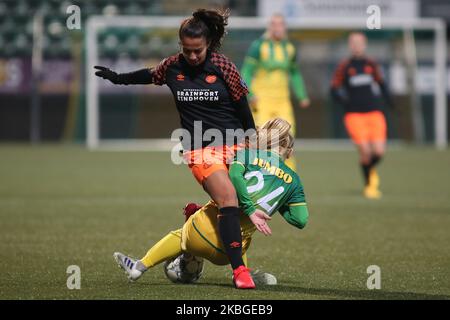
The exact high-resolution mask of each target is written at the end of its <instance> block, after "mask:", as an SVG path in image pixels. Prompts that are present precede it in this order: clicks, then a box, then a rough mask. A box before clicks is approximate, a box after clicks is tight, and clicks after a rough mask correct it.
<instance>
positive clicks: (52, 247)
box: [0, 145, 450, 299]
mask: <svg viewBox="0 0 450 320" xmlns="http://www.w3.org/2000/svg"><path fill="white" fill-rule="evenodd" d="M297 161H298V165H299V174H300V176H301V178H302V180H303V183H304V185H305V190H306V195H307V200H308V203H309V211H310V220H309V224H308V225H307V227H306V228H305V229H304V230H298V229H295V228H294V227H292V226H290V225H289V224H287V223H286V222H285V221H284V220H283V219H282V217H281V216H280V215H275V216H274V218H273V219H272V221H271V222H270V225H271V227H272V231H273V234H272V236H271V237H264V236H263V235H262V234H256V235H255V237H254V239H253V242H252V246H251V248H250V250H249V262H250V267H252V268H255V269H262V270H264V271H268V272H270V273H273V274H275V275H276V276H277V278H278V285H276V286H264V287H259V288H257V290H250V291H240V290H236V289H234V288H233V286H232V284H231V278H230V271H229V268H228V267H218V266H214V265H212V264H211V263H206V264H205V273H204V275H203V277H202V278H201V279H200V280H199V282H198V283H197V284H195V285H177V284H173V283H171V282H169V280H167V279H166V278H165V276H164V273H163V270H162V266H161V265H158V266H156V267H155V268H154V269H152V270H149V271H148V272H147V273H146V274H145V275H144V276H143V277H142V278H141V279H140V280H139V281H138V282H135V283H129V282H128V281H127V279H126V277H125V275H124V273H123V272H122V271H121V270H120V269H118V267H117V265H116V263H115V262H114V260H113V258H112V254H113V252H114V251H121V252H124V253H128V254H130V255H133V256H136V257H141V256H142V255H144V254H145V252H146V251H147V249H148V248H149V247H150V246H151V245H152V244H154V243H155V242H156V241H157V240H159V239H160V238H161V237H162V236H164V235H165V234H166V233H167V232H169V231H170V230H174V229H176V228H179V227H180V226H181V224H182V222H183V221H184V220H183V216H182V214H181V211H182V210H181V209H182V207H183V205H184V204H185V203H186V202H189V201H196V202H205V201H207V199H208V198H207V196H206V194H205V193H204V191H203V190H202V189H201V188H200V186H199V185H197V183H196V182H195V180H194V179H193V177H192V176H191V173H190V172H189V170H188V169H187V168H186V167H185V166H183V165H181V166H175V165H173V164H172V162H171V161H170V154H169V153H166V152H89V151H87V150H86V149H84V148H83V147H78V146H58V145H45V146H41V147H29V146H23V145H0V181H1V182H0V248H1V249H0V299H450V281H449V279H450V151H449V150H447V151H435V150H433V149H429V148H407V149H396V150H391V151H389V152H388V154H387V156H386V158H385V160H384V161H383V163H382V164H381V167H380V170H379V172H380V176H381V188H382V191H383V192H384V196H383V198H382V199H381V200H379V201H370V200H366V199H364V198H362V196H361V183H362V182H361V176H360V170H359V168H358V167H357V162H358V160H357V156H356V153H355V152H351V151H314V152H313V151H303V152H300V153H297ZM69 265H78V266H79V267H80V270H81V289H80V290H69V289H68V288H67V286H66V281H67V278H68V277H69V274H67V273H66V270H67V267H68V266H69ZM370 265H377V266H379V267H380V269H381V289H380V290H368V289H367V286H366V282H367V279H368V277H369V276H370V275H369V274H368V273H367V267H368V266H370Z"/></svg>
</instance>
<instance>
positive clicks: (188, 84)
mask: <svg viewBox="0 0 450 320" xmlns="http://www.w3.org/2000/svg"><path fill="white" fill-rule="evenodd" d="M227 20H228V13H227V12H224V13H222V12H219V11H215V10H205V9H198V10H197V11H195V12H194V13H193V15H192V17H190V18H187V19H185V20H184V21H183V22H182V23H181V26H180V29H179V38H180V45H181V52H180V53H178V54H175V55H173V56H170V57H168V58H166V59H164V60H163V61H162V62H161V63H160V64H159V65H158V66H157V67H155V68H145V69H142V70H138V71H135V72H131V73H122V74H117V73H116V72H114V71H112V70H110V69H108V68H106V67H101V66H95V68H96V69H98V70H99V71H97V72H96V73H95V74H96V75H97V76H99V77H102V78H104V79H108V80H110V81H111V82H112V83H114V84H124V85H128V84H155V85H163V84H167V86H168V87H169V88H170V90H171V91H172V94H173V96H174V98H175V104H176V107H177V109H178V112H179V115H180V120H181V126H182V128H183V129H186V130H187V131H188V132H189V133H190V136H191V139H182V145H183V148H184V150H185V151H184V157H185V158H186V159H187V160H188V164H189V168H190V169H191V171H192V173H193V174H194V176H195V178H196V179H197V181H198V182H199V183H200V184H201V185H202V186H203V188H204V189H205V191H206V192H207V193H208V194H209V195H210V196H211V198H212V199H213V200H214V201H215V202H216V204H217V205H218V206H219V208H220V214H219V216H218V221H219V223H218V227H219V228H218V229H219V233H220V237H221V240H222V242H223V245H224V248H226V253H227V256H228V258H229V260H230V264H231V266H232V268H233V282H234V284H235V286H236V288H239V289H252V288H254V287H255V284H254V282H253V280H252V278H251V276H250V273H249V270H248V269H247V268H246V267H245V265H244V262H243V260H242V237H241V229H240V224H239V214H240V209H239V206H238V199H237V196H236V191H235V189H234V187H233V184H232V183H231V181H230V178H229V176H228V171H227V165H226V164H227V161H228V160H230V159H232V158H233V155H234V151H235V150H236V141H235V139H234V138H231V139H226V140H224V141H222V142H220V143H218V142H217V141H216V142H215V145H213V146H212V145H211V142H209V141H208V142H204V141H203V139H201V140H200V141H202V142H201V145H200V146H198V145H197V144H195V143H194V141H199V140H196V138H197V139H199V137H195V135H194V133H196V132H197V131H198V130H194V121H195V122H196V121H201V125H202V131H201V133H202V136H203V133H204V132H205V131H206V130H208V129H216V130H219V131H220V132H221V133H222V136H223V137H224V138H227V134H228V135H229V134H230V133H229V132H226V130H227V129H234V130H238V129H243V130H247V129H254V128H255V124H254V121H253V117H252V114H251V111H250V108H249V106H248V102H247V98H246V95H247V93H248V90H247V87H246V85H245V84H244V82H243V81H242V79H241V76H240V74H239V72H238V71H237V68H236V66H235V65H234V64H233V63H232V62H231V61H230V60H229V59H228V58H227V57H225V56H224V55H222V54H219V53H218V52H217V50H218V49H219V48H220V45H221V41H222V38H223V36H224V35H225V26H226V25H227ZM216 132H217V131H216ZM186 140H190V141H186ZM199 159H200V161H198V160H199ZM217 160H219V161H217ZM258 219H260V220H263V218H262V217H260V216H258V215H257V214H253V215H252V221H253V222H254V223H257V222H258V221H259V220H258ZM264 221H265V220H264ZM264 221H263V222H264Z"/></svg>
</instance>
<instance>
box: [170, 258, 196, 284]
mask: <svg viewBox="0 0 450 320" xmlns="http://www.w3.org/2000/svg"><path fill="white" fill-rule="evenodd" d="M203 262H204V261H203V258H200V257H196V256H193V255H191V254H189V253H183V254H181V255H179V256H178V257H175V258H172V259H169V260H167V261H166V262H165V263H164V273H165V274H166V277H167V278H168V279H169V280H170V281H172V282H174V283H195V282H196V281H197V280H198V279H200V277H201V276H202V274H203V269H204V265H203Z"/></svg>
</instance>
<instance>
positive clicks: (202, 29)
mask: <svg viewBox="0 0 450 320" xmlns="http://www.w3.org/2000/svg"><path fill="white" fill-rule="evenodd" d="M229 15H230V12H229V10H225V11H218V10H206V9H198V10H196V11H195V12H194V13H193V14H192V17H190V18H188V19H186V20H184V21H183V22H182V23H181V26H180V30H179V32H178V35H179V37H180V40H181V39H182V38H183V37H190V38H200V37H205V38H206V41H207V42H208V44H209V49H210V50H211V51H217V50H218V49H219V48H220V46H221V44H222V39H223V37H224V36H225V34H226V30H225V27H226V26H227V25H228V16H229Z"/></svg>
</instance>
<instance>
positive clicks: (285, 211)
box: [114, 118, 309, 289]
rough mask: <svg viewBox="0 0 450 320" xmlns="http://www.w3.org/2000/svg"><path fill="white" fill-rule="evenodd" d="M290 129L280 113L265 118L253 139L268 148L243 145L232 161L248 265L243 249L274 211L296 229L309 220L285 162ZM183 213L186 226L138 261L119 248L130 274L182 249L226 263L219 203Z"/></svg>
mask: <svg viewBox="0 0 450 320" xmlns="http://www.w3.org/2000/svg"><path fill="white" fill-rule="evenodd" d="M290 128H291V126H290V124H289V123H288V122H286V121H285V120H282V119H279V118H278V119H274V120H270V121H268V122H267V123H266V124H264V125H263V127H262V128H260V129H258V135H257V140H256V141H257V145H258V146H261V145H265V146H267V148H265V150H262V149H256V148H251V147H250V148H246V149H242V150H240V151H238V153H237V155H236V157H235V160H234V162H233V163H232V164H231V165H230V170H229V174H230V179H231V181H232V183H233V185H234V187H235V188H236V193H237V195H238V199H239V206H240V208H241V210H242V212H241V214H240V226H241V235H242V254H243V260H244V262H245V264H246V266H247V265H248V264H247V259H246V252H247V250H248V248H249V246H250V243H251V241H252V235H253V233H254V232H255V231H256V230H258V231H260V232H262V233H263V234H265V235H270V234H271V233H272V231H271V229H270V227H269V225H268V224H267V221H268V220H270V219H271V216H272V215H274V214H275V213H276V212H277V211H278V212H279V213H280V214H281V215H282V217H283V218H284V219H285V220H286V221H287V222H288V223H289V224H291V225H293V226H295V227H297V228H299V229H302V228H304V227H305V225H306V223H307V221H308V217H309V213H308V208H307V205H306V200H305V194H304V191H303V185H302V183H301V181H300V178H299V177H298V175H297V174H296V173H295V172H294V171H293V170H292V169H290V168H289V167H288V166H287V165H286V164H285V163H284V160H285V159H287V158H289V157H290V155H291V154H292V152H293V149H292V148H293V143H294V139H293V137H292V135H291V134H290V133H289V130H290ZM250 146H251V145H250ZM185 214H186V218H187V221H186V223H185V224H184V226H183V227H182V228H181V229H178V230H176V231H172V232H170V233H169V234H168V235H166V236H165V237H164V238H163V239H161V240H160V241H159V242H158V243H156V244H155V245H154V246H153V247H152V248H150V250H149V251H148V252H147V254H146V255H145V256H144V257H143V258H142V259H141V260H135V259H133V258H131V257H129V256H126V255H124V254H122V253H119V252H116V253H115V254H114V258H115V259H116V261H117V263H118V264H119V266H120V267H121V268H122V269H124V270H125V271H126V273H127V274H128V278H129V279H131V280H137V279H138V278H139V277H140V276H141V275H142V274H143V273H144V272H145V271H146V270H147V269H149V268H151V267H153V266H155V265H157V264H159V263H161V262H163V261H166V260H168V259H170V258H172V257H176V256H178V255H180V254H181V253H183V252H185V253H189V254H192V255H194V256H197V257H202V258H205V259H207V260H209V261H210V262H212V263H214V264H216V265H227V264H229V263H230V262H229V260H228V257H227V255H226V253H225V250H224V248H223V245H222V241H221V240H220V236H219V231H218V222H217V220H218V217H219V215H220V211H219V209H218V207H217V205H216V204H215V203H214V202H213V201H210V202H208V203H207V204H206V205H204V206H203V207H200V206H198V207H197V206H196V205H195V204H189V205H188V206H187V207H186V208H185ZM245 268H246V267H245ZM247 271H248V269H247ZM238 277H239V274H236V271H234V272H233V279H234V280H235V281H236V279H237V278H238ZM266 284H267V283H266ZM253 287H254V286H253ZM248 289H251V288H248Z"/></svg>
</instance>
